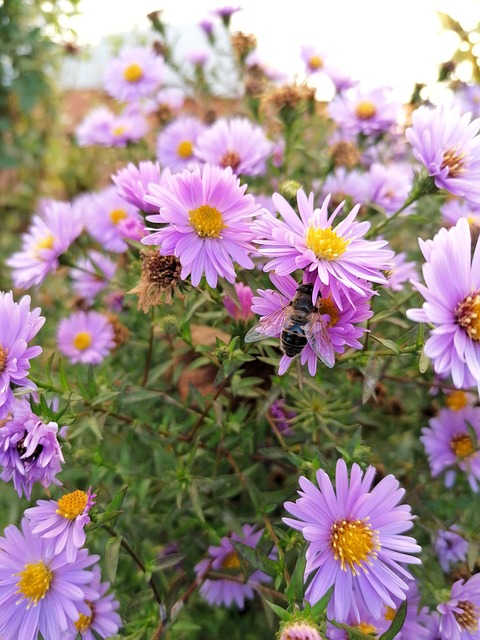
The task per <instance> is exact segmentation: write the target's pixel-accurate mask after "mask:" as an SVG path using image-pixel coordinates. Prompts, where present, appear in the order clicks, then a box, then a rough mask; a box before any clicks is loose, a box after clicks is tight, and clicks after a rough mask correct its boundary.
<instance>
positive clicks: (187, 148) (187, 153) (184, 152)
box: [177, 140, 193, 159]
mask: <svg viewBox="0 0 480 640" xmlns="http://www.w3.org/2000/svg"><path fill="white" fill-rule="evenodd" d="M177 154H178V155H179V157H180V158H184V159H185V158H191V157H192V154H193V142H191V141H190V140H182V142H180V144H179V145H178V147H177Z"/></svg>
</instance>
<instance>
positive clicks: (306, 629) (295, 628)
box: [278, 620, 323, 640]
mask: <svg viewBox="0 0 480 640" xmlns="http://www.w3.org/2000/svg"><path fill="white" fill-rule="evenodd" d="M278 640H323V639H322V636H321V635H320V632H319V629H318V627H317V625H316V624H313V623H311V622H307V621H306V620H298V621H296V622H287V623H286V624H284V625H282V627H281V629H280V634H279V636H278Z"/></svg>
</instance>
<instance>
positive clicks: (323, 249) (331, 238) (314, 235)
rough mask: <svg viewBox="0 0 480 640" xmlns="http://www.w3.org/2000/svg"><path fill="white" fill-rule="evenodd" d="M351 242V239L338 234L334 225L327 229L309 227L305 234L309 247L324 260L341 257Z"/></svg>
mask: <svg viewBox="0 0 480 640" xmlns="http://www.w3.org/2000/svg"><path fill="white" fill-rule="evenodd" d="M349 242H350V241H349V240H344V239H343V238H341V237H340V236H337V234H336V233H335V231H333V229H332V227H328V228H327V229H318V228H316V227H308V229H307V233H306V235H305V244H306V246H307V248H308V249H310V250H311V251H313V253H314V254H315V255H316V256H317V258H323V259H324V260H336V259H337V258H339V257H340V256H341V255H342V254H343V253H345V251H346V250H347V247H348V245H349Z"/></svg>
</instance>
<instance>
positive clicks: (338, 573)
mask: <svg viewBox="0 0 480 640" xmlns="http://www.w3.org/2000/svg"><path fill="white" fill-rule="evenodd" d="M374 475H375V468H374V467H368V469H367V470H366V471H365V473H363V472H362V470H361V469H360V467H359V466H358V465H357V464H354V465H353V466H352V469H351V472H350V480H349V476H348V470H347V465H346V464H345V462H344V461H343V460H338V462H337V466H336V490H335V491H334V489H333V486H332V482H331V480H330V478H329V477H328V475H327V474H326V473H325V471H323V470H322V469H320V470H318V471H317V482H318V485H319V489H318V488H317V487H316V486H315V485H314V484H313V483H312V482H310V480H308V479H307V478H305V477H301V478H300V480H299V482H300V487H301V489H302V490H301V491H300V492H299V495H300V498H299V499H298V500H297V501H296V502H287V503H285V505H284V506H285V508H286V510H287V511H288V512H290V513H291V514H292V515H293V516H294V518H284V519H283V520H284V522H285V523H286V524H287V525H289V526H291V527H293V528H294V529H298V530H299V531H301V532H302V535H303V537H304V538H305V540H307V542H308V543H309V546H308V549H307V553H306V560H307V564H306V568H305V579H307V578H308V577H309V576H312V580H311V581H310V583H309V585H308V587H307V590H306V592H305V598H306V600H308V601H309V602H310V603H311V604H315V603H316V602H318V601H319V600H320V599H321V598H322V596H323V595H324V594H325V593H326V592H327V591H328V589H329V588H330V587H331V586H332V585H334V592H333V596H332V599H331V600H330V603H329V605H328V608H327V615H328V616H329V617H330V618H333V619H335V620H337V621H338V622H343V621H345V620H346V619H347V616H348V614H349V612H350V610H351V611H352V613H353V615H354V616H356V617H357V619H360V618H361V615H362V612H368V613H369V614H370V615H372V616H373V617H374V618H380V616H381V614H382V610H383V607H384V606H387V607H392V608H394V609H395V608H396V607H397V604H398V599H399V600H405V598H406V593H407V590H408V581H409V580H412V579H413V578H412V576H411V575H410V573H409V572H408V571H407V570H406V569H405V568H404V566H403V565H404V564H405V563H415V564H420V560H419V559H418V558H415V557H413V556H412V555H411V554H414V553H418V552H419V551H420V550H421V549H420V547H419V546H418V545H417V544H416V542H415V540H414V539H413V538H411V537H409V536H405V535H404V532H405V531H407V530H408V529H410V528H411V527H412V526H413V523H412V518H413V516H412V514H411V512H410V507H409V506H407V505H403V504H402V505H399V504H398V503H399V502H400V500H401V499H402V497H403V495H404V493H405V491H404V489H401V488H400V486H399V483H398V481H397V480H396V478H395V477H394V476H393V475H388V476H386V477H385V478H383V479H382V480H381V481H380V482H379V483H378V484H377V485H376V486H375V487H374V488H373V489H372V482H373V478H374ZM395 598H396V599H397V600H395Z"/></svg>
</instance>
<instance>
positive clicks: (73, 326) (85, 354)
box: [57, 311, 115, 364]
mask: <svg viewBox="0 0 480 640" xmlns="http://www.w3.org/2000/svg"><path fill="white" fill-rule="evenodd" d="M57 344H58V348H59V349H60V351H61V352H62V353H63V354H64V355H66V356H67V357H68V359H69V360H70V362H71V363H72V364H76V363H77V362H80V363H82V364H100V362H102V361H103V359H104V358H105V357H106V356H107V355H108V354H109V353H110V351H111V350H112V349H113V348H114V347H115V340H114V332H113V327H112V325H111V323H110V321H109V320H108V318H107V317H106V316H104V315H102V314H101V313H98V312H97V311H86V312H85V311H77V312H75V313H72V315H71V316H70V317H68V318H63V320H60V322H59V324H58V329H57Z"/></svg>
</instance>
